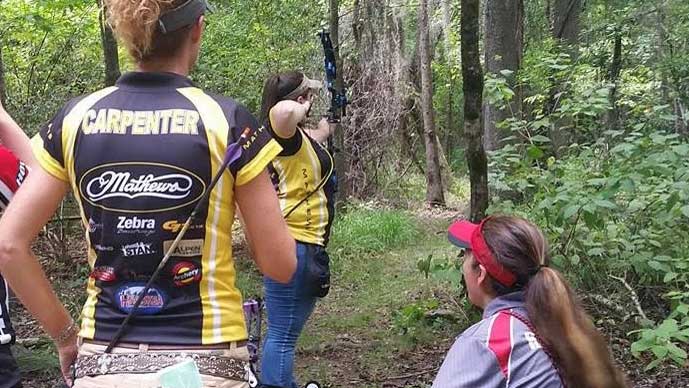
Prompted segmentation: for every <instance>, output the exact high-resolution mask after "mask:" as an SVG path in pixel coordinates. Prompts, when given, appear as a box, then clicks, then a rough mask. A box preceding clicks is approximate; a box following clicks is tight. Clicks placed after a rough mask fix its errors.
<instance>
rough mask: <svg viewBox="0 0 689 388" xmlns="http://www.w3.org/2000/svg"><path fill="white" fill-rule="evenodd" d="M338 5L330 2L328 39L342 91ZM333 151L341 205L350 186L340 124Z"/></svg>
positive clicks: (337, 79)
mask: <svg viewBox="0 0 689 388" xmlns="http://www.w3.org/2000/svg"><path fill="white" fill-rule="evenodd" d="M339 10H340V4H339V1H338V0H330V39H331V40H332V42H333V48H334V49H335V63H336V66H337V77H336V78H335V88H337V89H338V90H342V87H343V86H344V78H343V75H344V73H343V71H344V69H343V68H342V60H341V59H340V17H339ZM334 138H335V149H336V150H339V151H338V152H335V155H333V157H334V159H335V171H336V173H337V177H338V185H339V187H338V194H339V195H338V198H339V199H338V202H339V204H342V203H344V202H346V201H347V198H348V197H349V194H350V193H351V184H350V181H349V178H348V175H347V166H348V163H347V154H346V152H344V150H345V149H346V148H345V144H344V131H343V128H342V124H339V123H338V124H337V126H336V128H335V136H334Z"/></svg>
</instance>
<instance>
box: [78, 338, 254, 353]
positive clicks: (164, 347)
mask: <svg viewBox="0 0 689 388" xmlns="http://www.w3.org/2000/svg"><path fill="white" fill-rule="evenodd" d="M83 342H84V343H85V344H92V345H99V346H108V345H109V344H110V343H109V342H108V341H98V340H91V339H84V340H83ZM247 343H248V341H246V340H243V341H234V342H224V343H221V344H212V345H155V344H150V345H149V344H137V343H132V342H118V343H117V346H115V347H116V348H124V349H142V348H143V349H148V350H178V351H179V350H180V349H184V351H187V350H222V349H231V346H232V344H235V346H236V347H237V348H242V347H244V346H246V345H247Z"/></svg>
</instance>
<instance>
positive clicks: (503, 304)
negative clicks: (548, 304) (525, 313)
mask: <svg viewBox="0 0 689 388" xmlns="http://www.w3.org/2000/svg"><path fill="white" fill-rule="evenodd" d="M515 308H519V309H523V308H526V307H525V301H524V292H523V291H517V292H511V293H509V294H505V295H502V296H498V297H497V298H495V299H493V300H491V301H490V303H488V305H487V306H486V308H485V309H484V310H483V318H484V319H485V318H488V317H492V316H493V315H494V314H496V313H498V312H500V311H502V310H509V309H515Z"/></svg>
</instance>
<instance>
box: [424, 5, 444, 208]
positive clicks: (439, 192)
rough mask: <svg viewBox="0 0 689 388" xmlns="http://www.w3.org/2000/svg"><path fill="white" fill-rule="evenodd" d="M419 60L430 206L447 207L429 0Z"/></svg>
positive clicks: (427, 187)
mask: <svg viewBox="0 0 689 388" xmlns="http://www.w3.org/2000/svg"><path fill="white" fill-rule="evenodd" d="M418 28H419V57H420V58H419V59H420V61H419V62H420V65H421V66H420V67H421V69H420V70H421V115H422V117H423V141H424V144H425V146H426V202H427V203H428V204H429V205H431V206H444V205H445V196H444V194H443V181H442V178H441V174H440V161H439V157H438V145H439V142H438V141H437V137H436V134H435V117H434V112H433V72H432V71H431V53H430V50H431V47H430V46H431V44H430V36H429V35H430V29H429V24H428V0H420V1H419V27H418Z"/></svg>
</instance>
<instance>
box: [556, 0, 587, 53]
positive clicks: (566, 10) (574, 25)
mask: <svg viewBox="0 0 689 388" xmlns="http://www.w3.org/2000/svg"><path fill="white" fill-rule="evenodd" d="M549 7H550V25H551V31H552V34H553V36H554V37H555V38H556V39H559V40H560V41H562V42H563V43H565V44H568V45H571V46H577V45H578V44H579V33H580V32H581V25H580V23H579V15H580V14H581V0H553V1H552V3H551V4H549Z"/></svg>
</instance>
